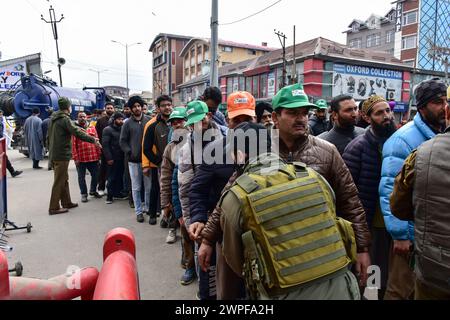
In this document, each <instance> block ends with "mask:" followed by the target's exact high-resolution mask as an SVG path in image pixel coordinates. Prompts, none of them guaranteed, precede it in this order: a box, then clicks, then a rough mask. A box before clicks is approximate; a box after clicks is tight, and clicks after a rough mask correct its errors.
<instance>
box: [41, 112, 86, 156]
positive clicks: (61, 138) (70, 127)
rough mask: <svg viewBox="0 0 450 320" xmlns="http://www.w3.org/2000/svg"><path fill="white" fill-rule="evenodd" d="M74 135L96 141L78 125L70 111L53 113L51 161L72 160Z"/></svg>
mask: <svg viewBox="0 0 450 320" xmlns="http://www.w3.org/2000/svg"><path fill="white" fill-rule="evenodd" d="M72 136H75V137H77V138H78V139H81V140H83V141H86V142H89V143H95V138H94V137H92V136H90V135H88V134H87V133H85V132H84V131H83V130H82V129H81V128H79V127H77V126H76V125H75V124H74V123H73V122H72V120H71V119H70V116H69V114H68V113H66V112H64V111H57V112H55V113H53V114H52V118H51V121H50V126H49V128H48V146H49V161H70V160H71V159H72Z"/></svg>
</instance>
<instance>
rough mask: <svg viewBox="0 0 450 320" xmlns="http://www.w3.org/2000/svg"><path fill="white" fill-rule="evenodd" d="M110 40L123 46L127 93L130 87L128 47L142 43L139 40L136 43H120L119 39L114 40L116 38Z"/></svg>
mask: <svg viewBox="0 0 450 320" xmlns="http://www.w3.org/2000/svg"><path fill="white" fill-rule="evenodd" d="M111 42H113V43H117V44H120V45H121V46H122V47H125V59H126V61H125V64H126V77H127V79H126V82H127V91H128V94H129V93H130V88H129V86H128V48H130V47H132V46H134V45H138V44H142V43H141V42H136V43H133V44H128V43H122V42H119V41H116V40H111Z"/></svg>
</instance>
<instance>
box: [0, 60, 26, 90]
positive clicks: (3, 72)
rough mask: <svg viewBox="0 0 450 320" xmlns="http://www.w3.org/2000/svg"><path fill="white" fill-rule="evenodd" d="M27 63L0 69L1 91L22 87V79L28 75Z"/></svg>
mask: <svg viewBox="0 0 450 320" xmlns="http://www.w3.org/2000/svg"><path fill="white" fill-rule="evenodd" d="M26 72H27V65H26V62H25V61H21V62H19V63H14V64H10V65H7V66H3V67H0V91H7V90H15V89H16V88H17V87H18V86H20V78H21V77H22V76H24V75H26Z"/></svg>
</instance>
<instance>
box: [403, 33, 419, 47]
mask: <svg viewBox="0 0 450 320" xmlns="http://www.w3.org/2000/svg"><path fill="white" fill-rule="evenodd" d="M416 44H417V36H416V35H413V36H406V37H403V38H402V50H407V49H414V48H416Z"/></svg>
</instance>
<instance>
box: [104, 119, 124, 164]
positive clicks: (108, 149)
mask: <svg viewBox="0 0 450 320" xmlns="http://www.w3.org/2000/svg"><path fill="white" fill-rule="evenodd" d="M121 131H122V127H118V126H116V125H115V124H114V123H112V124H111V125H109V126H108V127H106V128H105V130H103V141H102V146H103V155H104V156H105V159H106V161H110V160H123V158H124V154H123V151H122V149H121V148H120V133H121Z"/></svg>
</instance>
